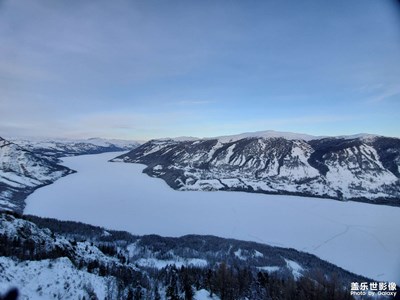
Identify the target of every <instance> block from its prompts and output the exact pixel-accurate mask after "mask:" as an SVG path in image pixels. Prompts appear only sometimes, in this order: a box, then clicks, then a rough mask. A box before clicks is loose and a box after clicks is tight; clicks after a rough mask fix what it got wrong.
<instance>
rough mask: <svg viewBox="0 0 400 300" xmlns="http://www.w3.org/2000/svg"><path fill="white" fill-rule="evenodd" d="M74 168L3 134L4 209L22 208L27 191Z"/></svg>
mask: <svg viewBox="0 0 400 300" xmlns="http://www.w3.org/2000/svg"><path fill="white" fill-rule="evenodd" d="M72 172H73V171H72V170H70V169H68V168H67V167H63V166H60V165H58V164H56V163H55V162H54V161H53V160H51V159H47V158H44V157H41V156H38V155H36V154H34V153H32V152H31V151H28V150H25V149H23V148H21V147H20V146H18V145H16V144H14V143H12V142H9V141H7V140H4V139H3V138H1V137H0V209H7V210H14V211H22V209H23V208H24V206H25V203H24V199H25V198H26V196H27V195H29V194H30V193H32V192H33V191H34V190H35V189H36V188H38V187H41V186H44V185H47V184H50V183H52V182H54V181H55V180H57V179H58V178H60V177H62V176H65V175H67V174H70V173H72Z"/></svg>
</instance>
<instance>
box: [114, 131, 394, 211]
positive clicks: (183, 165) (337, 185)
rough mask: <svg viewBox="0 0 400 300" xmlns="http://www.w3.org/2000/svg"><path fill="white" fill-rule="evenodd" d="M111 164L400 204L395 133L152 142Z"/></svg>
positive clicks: (186, 184)
mask: <svg viewBox="0 0 400 300" xmlns="http://www.w3.org/2000/svg"><path fill="white" fill-rule="evenodd" d="M279 134H282V136H279ZM243 136H245V137H243ZM242 137H243V138H242ZM112 161H115V162H117V161H123V162H133V163H143V164H146V165H147V168H146V169H145V170H144V172H145V173H147V174H149V175H150V176H154V177H160V178H162V179H164V180H165V181H166V182H167V183H168V184H169V185H170V186H171V187H172V188H174V189H177V190H207V191H208V190H230V191H247V192H259V193H272V194H293V195H303V196H315V197H327V198H333V199H340V200H355V201H364V202H370V203H378V204H388V205H396V206H399V205H400V180H399V177H400V175H399V166H400V139H397V138H389V137H382V136H374V135H368V134H360V135H355V136H340V137H328V138H319V137H311V136H307V135H297V134H288V133H277V132H271V131H267V132H262V133H254V134H244V135H238V136H231V137H219V138H214V139H212V138H210V139H198V140H190V141H176V140H152V141H149V142H147V143H145V144H143V145H141V146H139V147H138V148H136V149H134V150H132V151H130V152H129V153H127V154H124V155H121V156H119V157H117V158H115V159H113V160H112Z"/></svg>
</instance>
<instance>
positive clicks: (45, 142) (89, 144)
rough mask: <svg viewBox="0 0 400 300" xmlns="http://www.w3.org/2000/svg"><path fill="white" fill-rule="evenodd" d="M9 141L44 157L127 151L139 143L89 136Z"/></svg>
mask: <svg viewBox="0 0 400 300" xmlns="http://www.w3.org/2000/svg"><path fill="white" fill-rule="evenodd" d="M10 141H12V142H14V143H15V144H18V145H20V146H21V147H23V148H25V149H27V150H30V151H32V152H34V153H36V154H40V155H43V156H46V157H63V156H75V155H82V154H97V153H104V152H115V151H128V150H132V149H134V148H136V147H137V146H139V145H140V143H139V142H136V141H127V140H117V139H102V138H90V139H86V140H68V139H20V138H11V139H10Z"/></svg>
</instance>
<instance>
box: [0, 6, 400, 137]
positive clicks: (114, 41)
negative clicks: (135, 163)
mask: <svg viewBox="0 0 400 300" xmlns="http://www.w3.org/2000/svg"><path fill="white" fill-rule="evenodd" d="M0 111H1V118H0V136H52V137H79V138H85V137H93V136H101V137H108V138H124V139H149V138H157V137H166V136H170V137H172V136H199V137H204V136H218V135H226V134H235V133H241V132H249V131H259V130H268V129H272V130H278V131H292V132H301V133H308V134H314V135H342V134H354V133H360V132H368V133H375V134H382V135H387V136H397V137H400V121H399V120H400V118H399V117H398V114H399V111H400V7H399V4H398V2H397V1H391V0H380V1H376V0H352V1H348V0H338V1H320V0H314V1H310V0H304V1H295V0H292V1H287V0H282V1H273V0H265V1H207V0H205V1H151V0H150V1H128V0H126V1H124V0H117V1H50V0H33V1H19V0H15V1H11V0H3V1H0Z"/></svg>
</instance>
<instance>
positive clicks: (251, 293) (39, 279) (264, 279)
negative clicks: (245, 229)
mask: <svg viewBox="0 0 400 300" xmlns="http://www.w3.org/2000/svg"><path fill="white" fill-rule="evenodd" d="M0 270H1V272H0V298H1V294H2V293H4V292H5V291H7V290H8V289H9V288H10V287H17V288H18V289H19V291H20V293H21V296H22V297H21V299H55V298H58V299H83V298H86V299H256V300H257V299H269V298H268V297H267V295H268V296H269V297H270V298H271V299H287V297H286V296H285V295H287V294H291V295H297V297H295V298H297V299H310V297H311V295H312V297H311V298H315V299H316V297H317V296H318V297H319V298H323V297H324V296H327V295H328V294H329V293H331V294H332V295H333V294H334V295H335V297H333V298H332V296H331V297H330V299H344V298H343V297H345V296H348V295H349V288H350V283H351V282H364V281H369V280H368V279H367V278H365V277H362V276H358V275H355V274H353V273H350V272H348V271H345V270H343V269H341V268H338V267H336V266H335V265H333V264H330V263H328V262H325V261H323V260H320V259H319V258H317V257H315V256H313V255H310V254H307V253H304V252H299V251H296V250H294V249H287V248H280V247H271V246H268V245H262V244H258V243H253V242H243V241H238V240H231V239H222V238H217V237H213V236H198V235H189V236H184V237H180V238H165V237H160V236H156V235H149V236H140V237H139V236H132V235H131V234H129V233H127V232H120V231H111V230H105V229H103V228H100V227H95V226H90V225H85V224H82V223H76V222H65V221H64V222H63V221H58V220H54V219H43V218H39V217H34V216H25V217H24V218H21V217H19V216H18V215H15V214H10V213H0ZM322 275H323V276H322ZM282 279H284V280H282ZM211 293H212V294H213V295H214V296H213V297H212V298H211V297H210V298H208V296H209V295H210V294H211ZM304 293H305V294H306V295H308V298H304V297H303V298H302V296H303V294H304ZM173 296H175V298H174V297H173ZM346 299H348V297H347V298H346ZM350 299H351V298H350Z"/></svg>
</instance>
